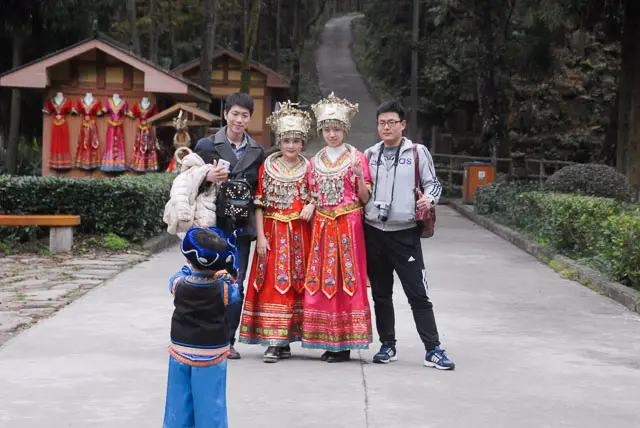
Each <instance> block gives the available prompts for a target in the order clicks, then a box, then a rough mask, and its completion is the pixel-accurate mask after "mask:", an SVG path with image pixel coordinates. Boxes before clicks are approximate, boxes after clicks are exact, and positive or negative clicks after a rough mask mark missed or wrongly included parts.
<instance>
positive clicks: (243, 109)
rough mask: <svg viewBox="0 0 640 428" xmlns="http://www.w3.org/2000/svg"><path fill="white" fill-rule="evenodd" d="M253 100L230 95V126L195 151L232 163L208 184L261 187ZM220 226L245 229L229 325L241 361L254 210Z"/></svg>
mask: <svg viewBox="0 0 640 428" xmlns="http://www.w3.org/2000/svg"><path fill="white" fill-rule="evenodd" d="M253 108H254V103H253V98H252V97H251V96H250V95H248V94H244V93H235V94H232V95H229V96H228V97H227V99H226V100H225V103H224V119H225V120H226V122H227V125H226V126H224V127H222V128H221V129H220V130H219V131H218V132H217V133H216V134H215V135H214V136H213V137H207V138H203V139H201V140H200V141H198V143H197V144H196V148H195V152H196V153H197V154H198V155H199V156H200V157H201V158H202V159H203V160H204V161H205V162H206V163H210V164H213V163H214V161H215V162H216V163H217V161H218V160H220V159H224V160H226V161H227V162H229V163H230V166H229V168H228V170H226V169H224V168H222V167H216V168H213V169H212V170H211V171H210V172H209V175H208V176H207V181H210V182H218V183H220V182H223V181H225V180H227V179H232V180H234V179H240V178H242V179H244V180H246V181H247V182H249V184H250V185H251V187H252V189H253V191H254V192H255V189H256V187H257V185H258V170H259V169H260V166H261V165H262V162H263V161H264V149H263V148H262V146H261V145H260V144H259V143H258V142H256V141H255V140H254V139H253V138H251V137H250V136H249V134H247V127H248V126H249V121H250V120H251V116H252V115H253ZM217 227H219V228H220V229H221V230H222V231H223V232H224V233H226V234H231V232H232V231H233V229H235V228H243V231H242V232H240V234H239V235H238V241H237V245H238V266H239V268H238V278H237V281H236V282H237V285H238V288H239V289H240V294H241V296H240V300H239V301H238V302H237V303H234V304H233V305H230V306H229V310H228V311H227V323H228V326H229V337H230V341H231V349H230V355H229V359H233V360H237V359H240V354H239V353H238V351H236V349H235V348H234V344H235V337H236V331H237V330H238V326H239V325H240V317H241V315H242V304H243V301H244V280H245V278H246V274H247V270H248V268H249V252H250V250H251V241H253V240H254V239H255V212H254V211H253V208H252V209H251V212H250V214H249V220H248V222H247V224H237V223H236V224H231V222H230V220H229V219H227V218H224V217H220V216H218V224H217Z"/></svg>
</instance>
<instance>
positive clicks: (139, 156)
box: [129, 103, 158, 172]
mask: <svg viewBox="0 0 640 428" xmlns="http://www.w3.org/2000/svg"><path fill="white" fill-rule="evenodd" d="M157 112H158V111H157V109H156V106H155V105H153V104H151V105H149V106H148V107H147V108H146V109H145V108H144V107H142V104H141V103H136V104H134V106H133V107H132V108H131V113H130V114H131V116H132V117H133V118H137V119H138V129H137V130H136V142H135V145H134V151H133V160H132V162H131V163H130V164H129V168H130V169H132V170H134V171H137V172H150V171H157V170H158V152H157V150H156V138H155V135H154V134H153V130H152V129H151V124H150V123H148V122H147V121H148V120H149V118H151V117H152V116H154V115H155V114H156V113H157Z"/></svg>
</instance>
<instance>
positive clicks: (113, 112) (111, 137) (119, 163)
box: [100, 98, 129, 172]
mask: <svg viewBox="0 0 640 428" xmlns="http://www.w3.org/2000/svg"><path fill="white" fill-rule="evenodd" d="M128 110H129V105H128V104H127V102H126V101H125V100H122V99H121V100H120V103H119V104H117V105H116V104H114V103H113V100H112V99H111V98H109V99H107V101H106V102H105V104H104V109H103V112H104V113H106V114H107V123H108V124H109V127H108V128H107V138H106V142H105V149H104V155H103V156H102V166H101V167H100V169H101V170H102V171H107V172H119V171H124V170H125V153H124V130H123V127H122V125H123V124H124V116H125V114H126V113H127V111H128Z"/></svg>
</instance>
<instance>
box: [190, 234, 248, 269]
mask: <svg viewBox="0 0 640 428" xmlns="http://www.w3.org/2000/svg"><path fill="white" fill-rule="evenodd" d="M196 235H209V236H210V237H211V238H215V237H216V236H217V237H219V238H221V239H222V240H223V241H224V243H225V246H224V248H221V246H218V248H210V247H205V246H203V245H202V240H201V242H200V243H198V240H197V237H196ZM236 235H237V232H234V233H232V234H231V236H229V237H228V238H227V237H226V236H225V234H224V232H223V231H222V230H220V229H218V228H217V227H209V228H193V229H190V230H189V231H188V232H187V233H186V235H185V236H184V239H183V240H182V245H181V247H180V250H181V251H182V254H183V255H184V256H185V257H186V258H187V260H189V263H191V266H193V267H194V268H196V269H199V270H227V272H229V273H230V274H231V275H232V276H234V277H235V276H236V275H237V273H238V250H237V248H236ZM218 242H220V241H218Z"/></svg>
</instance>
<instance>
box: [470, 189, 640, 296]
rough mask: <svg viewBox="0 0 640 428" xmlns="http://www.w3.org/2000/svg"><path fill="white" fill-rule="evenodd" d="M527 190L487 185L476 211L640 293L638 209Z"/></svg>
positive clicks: (479, 193) (479, 194) (478, 195)
mask: <svg viewBox="0 0 640 428" xmlns="http://www.w3.org/2000/svg"><path fill="white" fill-rule="evenodd" d="M528 189H530V188H528V187H527V186H524V187H523V186H522V185H518V184H511V183H503V184H501V185H489V186H483V187H481V188H479V189H478V191H477V193H476V211H477V212H478V213H479V214H485V215H487V214H488V215H492V216H493V217H494V218H495V219H496V220H498V221H500V222H501V223H504V224H506V225H508V226H511V227H513V228H515V229H518V230H520V231H523V232H526V233H527V234H528V235H529V236H534V237H535V238H536V239H537V240H538V241H539V242H542V243H545V244H548V245H549V246H550V247H552V248H554V249H556V250H558V251H559V252H561V253H563V254H566V255H568V256H570V257H573V258H576V259H583V260H587V261H588V262H589V263H591V264H592V265H593V266H594V267H596V268H598V269H600V270H602V271H604V272H606V273H608V274H610V275H611V277H612V278H613V279H615V280H616V281H621V282H623V283H625V284H627V285H632V286H634V287H637V288H640V208H639V207H638V206H637V205H631V204H627V203H624V202H620V201H616V200H613V199H608V198H596V197H589V196H575V195H566V194H558V193H545V192H538V191H530V190H528Z"/></svg>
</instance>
